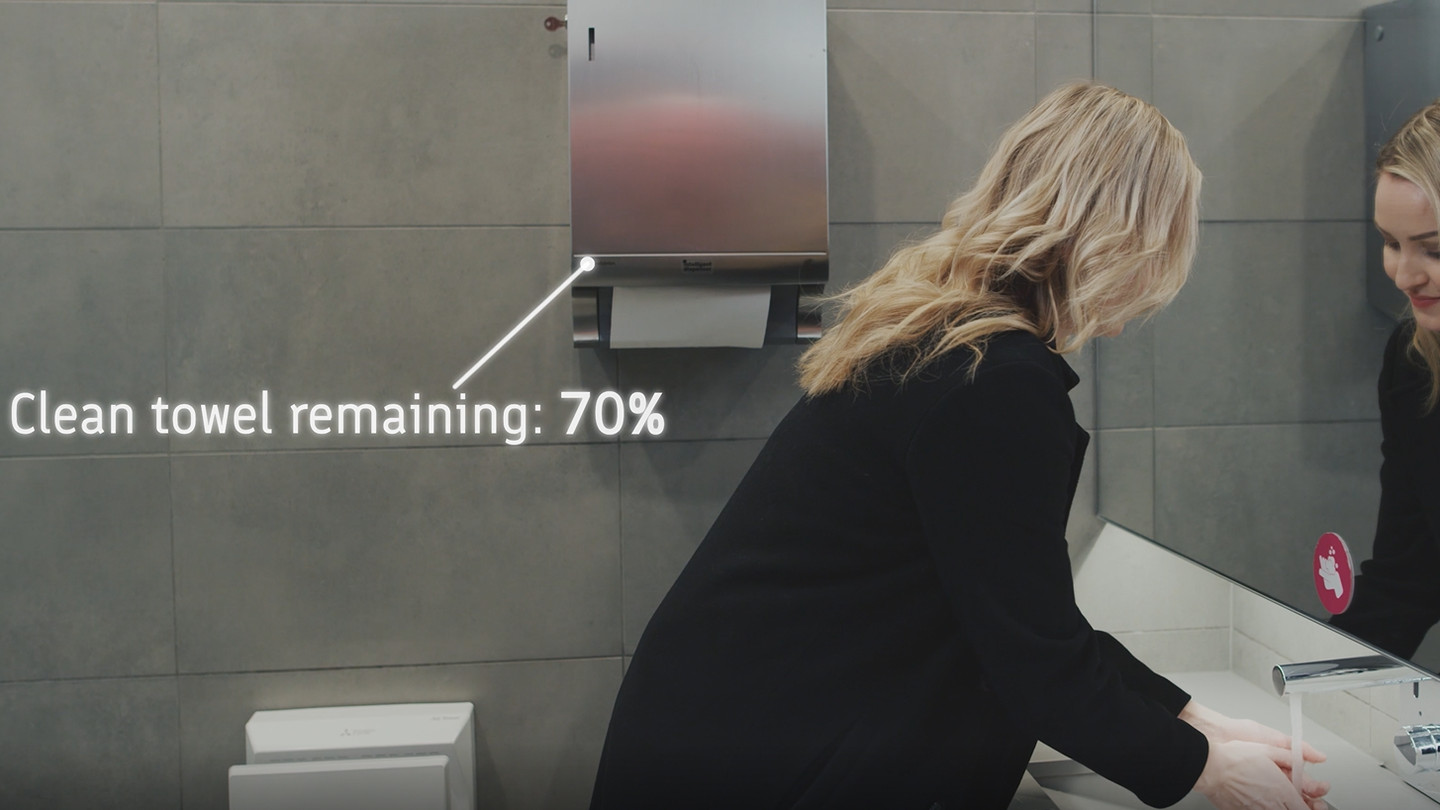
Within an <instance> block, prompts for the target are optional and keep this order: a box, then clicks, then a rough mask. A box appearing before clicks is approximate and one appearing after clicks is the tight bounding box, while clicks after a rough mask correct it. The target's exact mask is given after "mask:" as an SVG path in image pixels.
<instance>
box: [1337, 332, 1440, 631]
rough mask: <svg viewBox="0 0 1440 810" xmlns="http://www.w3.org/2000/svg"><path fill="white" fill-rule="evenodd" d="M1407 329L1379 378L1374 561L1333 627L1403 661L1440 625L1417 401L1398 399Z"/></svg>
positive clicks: (1438, 567) (1439, 563)
mask: <svg viewBox="0 0 1440 810" xmlns="http://www.w3.org/2000/svg"><path fill="white" fill-rule="evenodd" d="M1403 336H1404V332H1403V330H1400V329H1397V330H1396V332H1395V334H1393V335H1391V337H1390V345H1389V347H1388V348H1387V349H1386V351H1385V366H1384V369H1383V370H1382V371H1381V373H1380V426H1381V430H1382V435H1383V439H1382V441H1381V444H1380V450H1381V454H1382V456H1383V457H1384V460H1383V462H1382V463H1381V466H1380V513H1379V516H1378V518H1377V519H1376V522H1375V545H1374V549H1373V551H1372V552H1371V557H1370V559H1368V560H1366V561H1364V562H1363V563H1361V564H1360V575H1359V576H1358V577H1356V580H1355V599H1354V601H1353V602H1352V604H1351V605H1350V609H1349V610H1347V611H1345V612H1344V613H1341V614H1338V615H1336V616H1333V617H1331V619H1330V623H1331V625H1333V626H1335V627H1338V628H1340V629H1341V630H1344V631H1346V632H1348V633H1351V634H1353V635H1355V636H1356V637H1358V638H1360V639H1362V640H1364V641H1368V642H1369V643H1371V644H1374V645H1375V646H1377V647H1380V648H1381V649H1384V650H1387V651H1389V652H1392V653H1395V654H1396V655H1399V656H1403V657H1405V658H1411V657H1414V655H1415V651H1416V649H1418V648H1419V647H1420V642H1421V641H1423V640H1424V638H1425V634H1426V632H1428V631H1429V630H1430V628H1431V627H1432V626H1433V625H1434V624H1435V623H1436V622H1437V621H1440V546H1437V543H1436V541H1435V538H1434V537H1433V536H1432V534H1431V530H1430V527H1429V525H1428V524H1427V523H1426V520H1425V512H1424V506H1423V504H1422V502H1421V500H1420V492H1419V491H1418V490H1417V487H1416V482H1415V474H1414V472H1413V469H1412V467H1413V465H1414V464H1415V461H1414V460H1413V459H1412V454H1413V453H1414V452H1415V449H1416V447H1417V446H1418V445H1419V441H1420V437H1419V436H1418V435H1416V428H1417V427H1418V424H1419V422H1418V418H1419V414H1418V413H1412V412H1410V411H1411V410H1413V409H1416V408H1418V407H1419V401H1420V400H1421V399H1422V398H1423V397H1422V396H1420V395H1417V396H1414V397H1405V396H1397V393H1398V391H1401V390H1404V388H1405V386H1404V384H1403V383H1401V382H1399V381H1397V375H1398V374H1400V368H1399V367H1400V364H1403V363H1405V362H1406V361H1405V359H1404V356H1403V352H1404V351H1405V343H1406V341H1404V340H1402V337H1403Z"/></svg>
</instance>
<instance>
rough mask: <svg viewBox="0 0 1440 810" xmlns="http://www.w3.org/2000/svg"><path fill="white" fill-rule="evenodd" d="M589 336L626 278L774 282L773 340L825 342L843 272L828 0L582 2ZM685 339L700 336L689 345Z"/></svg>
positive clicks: (578, 193) (570, 20)
mask: <svg viewBox="0 0 1440 810" xmlns="http://www.w3.org/2000/svg"><path fill="white" fill-rule="evenodd" d="M566 27H567V31H568V39H569V63H570V217H571V219H570V221H571V239H572V249H573V253H574V255H575V260H576V261H577V262H578V261H579V259H580V258H581V257H583V256H592V257H594V258H595V261H596V269H595V271H594V272H592V273H589V274H587V275H586V276H585V277H584V278H582V279H581V280H580V281H578V282H577V284H576V286H574V287H572V288H571V299H572V305H573V309H574V322H575V344H576V345H577V346H608V345H610V332H611V321H610V317H611V303H612V301H613V291H614V289H615V288H616V287H671V288H689V287H696V286H699V287H716V286H726V287H744V286H750V287H754V286H757V285H768V286H769V287H770V289H771V300H770V312H769V318H768V323H767V324H766V326H765V342H766V343H796V342H806V341H809V340H814V339H815V338H817V337H819V333H820V319H819V311H818V310H817V309H814V308H813V307H811V306H809V305H808V301H807V299H808V298H809V297H811V296H813V295H817V294H819V293H820V292H821V291H823V288H824V284H825V282H826V280H827V279H828V278H829V238H828V226H829V210H828V205H827V176H826V159H827V154H826V153H827V142H826V138H827V132H826V92H827V91H826V69H827V68H826V41H825V2H824V0H571V2H570V3H569V8H568V12H567V26H566ZM675 345H686V344H683V343H677V344H675Z"/></svg>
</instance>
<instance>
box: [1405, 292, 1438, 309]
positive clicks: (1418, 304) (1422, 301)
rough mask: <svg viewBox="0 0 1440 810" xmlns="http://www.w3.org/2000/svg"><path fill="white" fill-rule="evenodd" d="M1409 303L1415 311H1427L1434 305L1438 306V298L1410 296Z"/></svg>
mask: <svg viewBox="0 0 1440 810" xmlns="http://www.w3.org/2000/svg"><path fill="white" fill-rule="evenodd" d="M1410 303H1411V304H1412V305H1414V306H1415V308H1416V309H1427V308H1429V307H1433V306H1435V305H1436V304H1440V297H1433V298H1431V297H1426V296H1423V295H1412V296H1410Z"/></svg>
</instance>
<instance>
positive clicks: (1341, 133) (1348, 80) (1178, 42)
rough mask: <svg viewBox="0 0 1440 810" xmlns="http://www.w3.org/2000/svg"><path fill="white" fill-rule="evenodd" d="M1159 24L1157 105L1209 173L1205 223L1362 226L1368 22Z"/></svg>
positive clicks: (1186, 20)
mask: <svg viewBox="0 0 1440 810" xmlns="http://www.w3.org/2000/svg"><path fill="white" fill-rule="evenodd" d="M1154 24H1155V30H1154V44H1155V64H1154V94H1155V96H1154V101H1155V104H1156V106H1158V107H1159V108H1160V109H1161V110H1162V111H1163V112H1164V113H1165V114H1166V115H1167V116H1168V117H1169V118H1170V120H1171V121H1172V122H1173V123H1174V124H1175V126H1177V127H1179V128H1180V131H1181V132H1183V133H1185V136H1186V138H1187V139H1188V140H1189V143H1190V151H1191V154H1192V155H1194V157H1195V162H1196V163H1197V164H1199V166H1200V169H1201V171H1203V172H1204V173H1205V187H1204V191H1203V192H1202V206H1203V207H1202V212H1203V213H1202V215H1203V216H1204V217H1205V218H1206V219H1209V220H1246V219H1363V218H1364V216H1365V183H1366V174H1365V129H1364V109H1365V107H1364V104H1363V99H1362V98H1361V92H1362V83H1361V78H1362V77H1361V67H1362V52H1361V33H1362V31H1361V29H1362V25H1361V23H1359V22H1351V21H1338V20H1267V19H1238V18H1210V19H1204V18H1195V17H1158V16H1157V17H1156V18H1155V23H1154ZM1202 66H1203V68H1204V69H1199V68H1201V67H1202Z"/></svg>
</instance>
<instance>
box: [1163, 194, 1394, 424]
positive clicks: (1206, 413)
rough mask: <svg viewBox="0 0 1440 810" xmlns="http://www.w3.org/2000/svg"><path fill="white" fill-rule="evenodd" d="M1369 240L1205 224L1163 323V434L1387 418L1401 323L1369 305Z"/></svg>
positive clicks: (1301, 227)
mask: <svg viewBox="0 0 1440 810" xmlns="http://www.w3.org/2000/svg"><path fill="white" fill-rule="evenodd" d="M1364 237H1365V226H1364V225H1362V224H1360V223H1358V222H1346V223H1320V222H1314V223H1298V222H1296V223H1292V222H1265V223H1229V222H1227V223H1219V222H1209V223H1206V224H1205V226H1204V228H1203V229H1202V234H1201V241H1200V253H1199V256H1198V258H1197V260H1196V262H1195V269H1194V271H1193V272H1192V274H1191V281H1190V283H1189V284H1187V285H1186V287H1185V290H1184V291H1183V292H1182V293H1181V295H1180V297H1179V298H1178V299H1177V300H1176V301H1175V303H1174V304H1172V305H1171V306H1170V308H1168V309H1166V310H1165V311H1164V312H1162V313H1161V314H1160V315H1159V316H1157V317H1156V319H1155V324H1154V325H1155V358H1154V362H1155V370H1154V374H1155V388H1154V391H1155V394H1154V396H1155V424H1156V425H1157V426H1160V427H1168V426H1181V425H1203V424H1257V423H1276V422H1281V423H1289V422H1313V421H1326V420H1354V419H1370V420H1373V419H1377V418H1379V412H1378V405H1377V404H1376V400H1375V379H1376V376H1377V374H1378V372H1379V368H1380V357H1381V356H1382V355H1383V354H1384V350H1385V341H1386V339H1387V338H1388V337H1389V334H1390V331H1391V330H1392V329H1393V328H1394V324H1393V323H1392V322H1390V321H1388V320H1387V319H1386V318H1384V317H1383V316H1381V315H1380V314H1379V313H1378V312H1376V311H1375V310H1374V309H1372V308H1371V307H1370V305H1369V304H1368V303H1367V302H1366V299H1365V279H1364V273H1363V268H1364V266H1365V261H1364V258H1365V256H1364V251H1363V248H1364V244H1365V238H1364Z"/></svg>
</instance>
